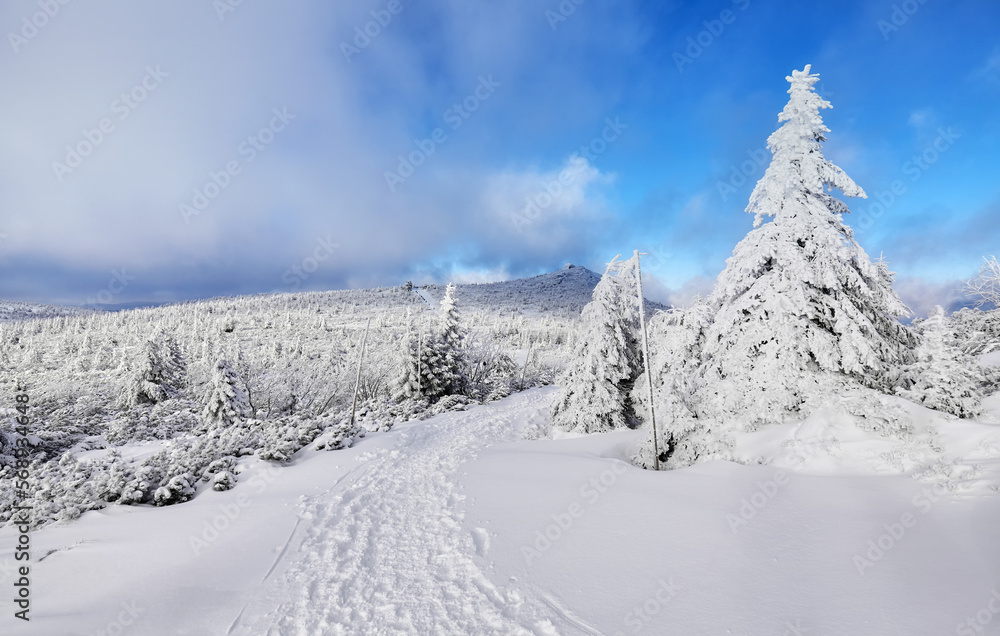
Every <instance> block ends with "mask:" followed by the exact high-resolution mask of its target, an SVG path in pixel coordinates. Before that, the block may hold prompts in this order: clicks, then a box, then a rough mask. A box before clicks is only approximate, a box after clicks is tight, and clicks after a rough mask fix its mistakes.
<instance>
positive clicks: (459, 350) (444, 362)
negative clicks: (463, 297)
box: [437, 283, 465, 393]
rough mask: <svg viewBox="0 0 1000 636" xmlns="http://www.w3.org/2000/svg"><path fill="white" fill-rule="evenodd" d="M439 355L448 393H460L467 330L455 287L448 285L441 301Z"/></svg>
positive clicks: (438, 338) (442, 375)
mask: <svg viewBox="0 0 1000 636" xmlns="http://www.w3.org/2000/svg"><path fill="white" fill-rule="evenodd" d="M437 341H438V354H439V355H440V356H441V367H440V368H441V374H440V375H441V377H442V379H443V380H444V383H445V390H446V392H447V393H460V392H461V390H462V389H463V388H464V378H463V376H462V367H463V365H464V347H463V344H464V341H465V329H464V328H463V327H462V321H461V317H460V316H459V313H458V303H457V301H456V300H455V285H454V284H452V283H448V287H446V288H445V292H444V298H442V299H441V331H440V332H439V333H438V337H437Z"/></svg>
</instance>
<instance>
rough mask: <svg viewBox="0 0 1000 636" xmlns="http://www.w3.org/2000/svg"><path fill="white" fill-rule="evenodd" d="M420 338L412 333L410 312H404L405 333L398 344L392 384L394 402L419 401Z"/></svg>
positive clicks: (420, 387)
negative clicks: (395, 372) (396, 363)
mask: <svg viewBox="0 0 1000 636" xmlns="http://www.w3.org/2000/svg"><path fill="white" fill-rule="evenodd" d="M420 341H421V338H419V337H418V335H417V334H416V333H414V329H413V319H412V318H411V316H410V311H409V309H407V311H406V332H405V333H404V334H403V339H402V341H401V342H400V346H401V351H400V355H399V370H398V373H397V375H396V379H395V381H394V382H393V387H392V397H393V399H394V400H395V401H396V402H405V401H407V400H419V399H420V398H421V395H420V393H421V391H420V390H421V389H422V388H423V387H422V386H421V385H420V380H419V373H420V355H421V351H420V350H419V346H420V344H422V343H421V342H420Z"/></svg>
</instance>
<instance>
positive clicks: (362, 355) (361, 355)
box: [351, 316, 372, 428]
mask: <svg viewBox="0 0 1000 636" xmlns="http://www.w3.org/2000/svg"><path fill="white" fill-rule="evenodd" d="M371 324H372V319H371V316H369V317H368V322H366V323H365V337H364V338H362V339H361V352H360V353H359V354H358V376H357V378H356V379H355V380H354V400H353V401H352V402H351V428H354V409H355V408H356V407H357V405H358V389H360V388H361V362H362V361H363V360H364V359H365V345H366V344H368V327H369V326H370V325H371Z"/></svg>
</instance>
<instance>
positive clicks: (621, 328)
mask: <svg viewBox="0 0 1000 636" xmlns="http://www.w3.org/2000/svg"><path fill="white" fill-rule="evenodd" d="M634 270H635V266H634V261H633V260H632V259H629V260H627V261H621V262H615V261H612V263H611V264H610V265H609V266H608V270H607V271H606V272H605V273H604V276H603V277H602V278H601V282H599V283H598V284H597V287H595V288H594V296H593V300H591V301H590V303H588V304H587V306H586V307H584V308H583V312H582V314H581V317H582V319H583V328H582V333H581V335H580V339H579V340H578V341H577V345H576V348H575V350H574V351H573V357H572V362H571V363H570V366H569V367H568V368H567V369H566V371H565V372H564V373H563V376H562V378H561V380H560V384H561V385H562V386H563V392H562V394H561V395H560V396H559V398H558V399H557V400H556V402H555V403H554V405H553V409H552V418H553V424H554V425H556V426H559V427H563V428H566V429H569V430H575V431H579V432H582V433H597V432H602V431H608V430H611V429H614V428H620V427H623V426H625V425H626V423H627V418H628V415H629V411H630V399H629V391H630V390H631V388H632V385H633V384H634V383H635V379H636V377H637V376H638V375H639V366H640V363H639V347H638V336H639V313H638V312H639V307H638V297H637V295H636V293H635V286H634V284H633V283H632V280H633V276H634V274H633V272H634Z"/></svg>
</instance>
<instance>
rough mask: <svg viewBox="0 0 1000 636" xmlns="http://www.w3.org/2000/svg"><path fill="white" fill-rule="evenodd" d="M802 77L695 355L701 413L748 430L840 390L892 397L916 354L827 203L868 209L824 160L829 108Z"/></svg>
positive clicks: (900, 311)
mask: <svg viewBox="0 0 1000 636" xmlns="http://www.w3.org/2000/svg"><path fill="white" fill-rule="evenodd" d="M809 71H810V67H809V65H807V66H806V67H805V69H804V70H802V71H793V72H792V75H791V76H790V77H786V78H785V79H787V80H788V81H789V82H790V83H791V88H789V90H788V94H789V95H790V98H789V100H788V104H787V105H786V106H785V108H784V110H782V111H781V113H780V114H779V115H778V121H779V122H783V123H782V125H781V127H780V128H778V130H776V131H775V132H774V133H773V134H771V136H770V137H769V138H768V140H767V147H768V149H769V150H770V151H771V153H772V155H773V156H772V158H771V163H770V165H769V166H768V168H767V171H766V172H765V173H764V176H763V177H762V178H761V180H760V181H759V182H758V183H757V187H756V188H754V191H753V193H752V194H751V195H750V202H749V205H747V207H746V211H747V212H749V213H750V214H753V215H754V228H755V229H753V230H752V231H751V232H750V233H749V234H748V235H747V236H746V237H745V238H744V239H743V240H742V241H741V242H740V243H739V244H738V245H737V246H736V248H735V249H734V250H733V255H732V257H730V258H729V260H727V261H726V268H725V270H724V271H723V272H722V273H721V274H720V275H719V279H718V281H717V282H716V286H715V290H714V292H713V294H712V297H711V298H710V302H711V304H712V305H713V306H714V307H716V308H717V310H716V314H715V317H714V319H713V321H712V326H711V327H710V329H709V331H708V333H707V337H706V339H705V347H704V350H703V354H704V356H705V358H704V359H705V360H706V366H705V369H704V378H703V379H704V382H705V386H704V389H705V392H704V393H703V398H704V401H703V406H704V407H706V408H705V409H703V410H707V411H708V413H707V414H712V415H714V416H719V417H722V418H724V419H734V420H736V421H739V422H741V423H743V424H744V425H745V426H747V427H749V428H754V427H756V425H758V424H762V423H769V422H778V421H781V420H783V419H784V418H785V416H787V415H789V414H790V413H796V412H799V411H801V410H802V405H803V403H805V402H807V401H808V399H809V397H810V396H811V395H814V394H816V392H817V391H819V392H825V391H827V390H828V388H830V387H831V385H836V384H839V383H843V382H845V381H847V382H848V383H851V384H853V383H855V382H856V383H860V384H862V385H864V386H867V387H870V388H874V389H878V390H880V391H884V392H891V391H892V389H893V384H894V382H895V379H896V377H895V376H896V375H897V369H898V368H899V367H900V366H901V364H903V363H905V362H907V361H908V360H909V357H910V355H911V354H910V353H909V350H910V348H911V347H912V346H913V344H914V341H913V336H912V335H911V334H910V333H909V331H907V329H906V328H905V327H903V326H902V325H901V324H900V323H899V321H898V318H899V317H900V316H904V315H908V314H909V310H908V309H907V308H906V306H905V305H904V304H903V303H902V301H901V300H900V299H899V296H897V295H896V293H895V291H894V290H893V289H892V274H891V272H889V271H888V268H887V267H886V266H885V265H884V263H881V262H879V263H873V262H871V260H869V258H868V255H867V254H866V253H865V251H864V250H863V249H862V248H861V247H860V246H859V245H858V244H857V243H856V242H855V240H854V236H853V232H852V230H851V228H849V227H848V226H847V225H846V224H845V223H844V220H843V218H842V215H843V214H845V213H847V212H849V211H850V210H849V209H848V207H847V205H846V204H845V203H844V202H842V201H840V200H839V199H837V198H836V197H834V196H833V194H831V192H832V191H833V190H834V189H837V190H840V191H841V192H842V193H843V194H844V195H846V196H849V197H862V198H866V195H865V193H864V191H863V190H862V189H861V188H860V187H859V186H858V185H857V184H856V183H854V181H852V180H851V178H850V177H848V176H847V175H846V174H845V173H844V171H843V170H841V169H840V168H839V167H837V166H835V165H834V164H833V163H831V162H830V161H828V160H827V159H826V157H824V156H823V151H822V146H821V144H822V142H824V141H826V136H825V134H826V133H827V132H829V128H827V127H826V126H825V125H824V124H823V119H822V117H820V114H819V111H820V109H823V108H830V103H829V102H827V101H826V100H824V99H823V98H821V97H820V96H819V95H817V94H816V93H815V92H814V90H813V84H815V83H816V81H817V80H818V79H819V76H818V75H812V74H810V72H809ZM765 217H772V218H773V220H771V221H770V222H766V223H765V222H764V219H765ZM799 414H800V415H801V413H799Z"/></svg>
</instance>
